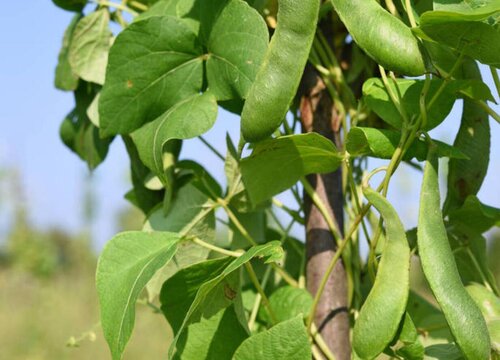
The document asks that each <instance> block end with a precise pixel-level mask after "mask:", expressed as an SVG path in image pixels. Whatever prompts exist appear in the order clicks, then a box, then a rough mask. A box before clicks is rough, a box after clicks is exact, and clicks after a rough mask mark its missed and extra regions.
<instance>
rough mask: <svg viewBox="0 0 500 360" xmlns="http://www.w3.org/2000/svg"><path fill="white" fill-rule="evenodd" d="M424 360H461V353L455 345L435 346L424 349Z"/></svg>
mask: <svg viewBox="0 0 500 360" xmlns="http://www.w3.org/2000/svg"><path fill="white" fill-rule="evenodd" d="M425 358H426V359H429V360H430V359H436V360H462V359H463V358H464V357H463V356H462V352H461V351H460V349H459V348H458V347H457V346H456V345H455V344H435V345H431V346H428V347H426V348H425Z"/></svg>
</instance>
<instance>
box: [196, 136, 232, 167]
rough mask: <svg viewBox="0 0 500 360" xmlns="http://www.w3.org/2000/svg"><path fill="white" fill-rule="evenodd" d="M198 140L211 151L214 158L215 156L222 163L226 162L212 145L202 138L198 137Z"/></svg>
mask: <svg viewBox="0 0 500 360" xmlns="http://www.w3.org/2000/svg"><path fill="white" fill-rule="evenodd" d="M198 139H200V141H201V142H202V143H203V144H204V145H205V146H206V147H207V148H209V149H210V151H212V152H213V153H214V154H215V156H217V157H218V158H219V159H221V160H222V161H226V159H225V158H224V156H223V155H222V154H221V153H220V152H219V150H217V149H216V148H215V147H214V146H213V145H212V144H210V143H209V142H208V141H207V140H206V139H205V138H204V137H203V136H201V135H200V136H198Z"/></svg>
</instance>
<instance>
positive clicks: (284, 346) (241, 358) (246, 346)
mask: <svg viewBox="0 0 500 360" xmlns="http://www.w3.org/2000/svg"><path fill="white" fill-rule="evenodd" d="M311 356H312V355H311V347H310V345H309V340H308V336H307V331H306V328H305V326H304V322H303V320H302V316H297V317H295V318H293V319H291V320H288V321H284V322H282V323H279V324H278V325H276V326H274V327H272V328H271V329H269V330H266V331H263V332H261V333H258V334H256V335H254V336H251V337H250V338H248V339H247V340H245V341H244V342H243V343H242V344H241V345H240V347H239V348H238V350H236V353H235V354H234V359H235V360H255V359H287V360H309V359H311Z"/></svg>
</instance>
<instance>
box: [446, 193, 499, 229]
mask: <svg viewBox="0 0 500 360" xmlns="http://www.w3.org/2000/svg"><path fill="white" fill-rule="evenodd" d="M449 217H450V223H452V224H456V225H458V226H464V227H466V228H469V229H471V230H473V231H475V232H477V233H480V234H481V233H483V232H485V231H487V230H489V229H491V228H492V227H493V226H500V209H497V208H494V207H492V206H488V205H484V204H483V203H481V201H479V199H478V198H477V197H476V196H474V195H471V196H469V197H468V198H467V199H466V200H465V202H464V204H463V205H462V207H460V208H458V209H456V210H453V211H450V213H449Z"/></svg>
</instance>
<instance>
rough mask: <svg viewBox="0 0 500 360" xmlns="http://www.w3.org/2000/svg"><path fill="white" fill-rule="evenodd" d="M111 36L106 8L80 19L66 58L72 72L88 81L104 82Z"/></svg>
mask: <svg viewBox="0 0 500 360" xmlns="http://www.w3.org/2000/svg"><path fill="white" fill-rule="evenodd" d="M112 37H113V35H112V33H111V30H110V29H109V12H108V10H107V9H101V10H98V11H96V12H93V13H91V14H90V15H87V16H85V17H84V18H83V19H81V20H80V21H79V22H78V24H77V25H76V28H75V30H74V33H73V39H72V41H71V45H70V47H69V54H68V58H69V63H70V64H71V68H72V69H73V72H74V73H75V74H77V75H78V76H80V77H81V78H82V79H84V80H86V81H88V82H93V83H96V84H99V85H102V84H104V77H105V74H106V64H107V62H108V53H109V48H110V47H111V40H112Z"/></svg>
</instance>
